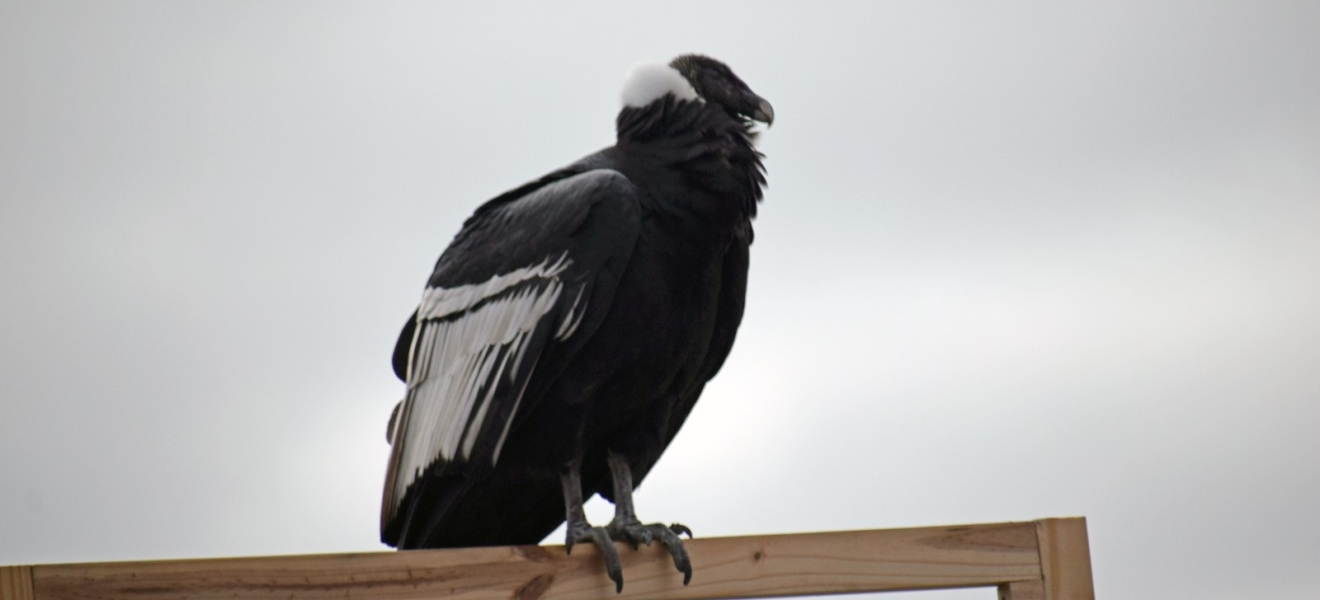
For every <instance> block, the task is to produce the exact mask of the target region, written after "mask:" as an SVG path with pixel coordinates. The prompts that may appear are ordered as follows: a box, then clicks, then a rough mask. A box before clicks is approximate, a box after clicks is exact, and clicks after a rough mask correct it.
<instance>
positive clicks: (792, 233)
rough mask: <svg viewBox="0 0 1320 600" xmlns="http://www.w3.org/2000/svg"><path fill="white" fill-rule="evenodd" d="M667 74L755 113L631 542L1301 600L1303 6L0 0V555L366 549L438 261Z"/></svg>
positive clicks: (1121, 588) (1317, 181)
mask: <svg viewBox="0 0 1320 600" xmlns="http://www.w3.org/2000/svg"><path fill="white" fill-rule="evenodd" d="M691 51H699V52H704V53H708V54H711V55H712V56H715V57H717V58H720V59H722V60H724V61H726V62H727V63H729V64H730V65H731V66H732V67H733V68H734V69H735V71H736V72H737V73H738V74H739V75H740V76H742V78H743V79H744V80H746V81H747V82H748V83H749V84H750V85H751V86H752V87H753V89H755V90H756V91H757V92H758V93H759V94H761V95H762V96H765V97H766V98H768V99H770V101H771V102H773V103H774V106H775V113H776V117H777V120H776V125H775V127H774V128H773V129H771V130H770V131H769V133H768V134H767V135H766V136H765V137H764V140H763V143H762V149H763V150H764V151H765V153H766V154H767V155H768V158H767V160H766V165H767V167H768V170H769V181H770V187H769V190H768V193H767V195H766V200H765V202H764V204H763V205H762V207H761V217H760V218H759V219H758V221H757V223H756V227H757V237H756V244H755V246H754V247H753V264H752V275H751V289H750V290H749V294H748V295H749V298H748V306H749V308H748V313H747V316H746V319H745V321H744V323H743V326H742V330H741V333H740V336H739V339H738V343H737V345H736V347H735V348H734V352H733V355H732V357H731V358H730V360H729V362H728V363H727V365H726V366H725V368H724V371H723V372H722V373H721V374H720V375H719V377H717V378H716V380H715V381H714V382H713V383H712V384H711V385H710V386H709V387H708V388H707V392H706V395H705V397H704V398H703V399H702V402H701V403H700V404H699V405H698V407H697V409H696V411H695V412H694V413H693V415H692V417H691V418H690V419H689V421H688V425H687V427H686V428H685V430H684V432H683V433H682V435H680V436H679V437H678V439H677V441H676V442H675V444H674V445H673V447H671V448H670V450H669V452H668V454H667V455H666V457H665V458H664V460H662V461H661V462H660V464H659V466H658V467H657V468H656V470H655V471H654V472H653V474H652V475H651V477H650V479H648V480H647V482H646V485H644V486H643V487H642V490H641V492H640V493H639V494H638V498H637V501H638V508H639V511H640V513H641V515H642V517H643V518H645V519H651V520H666V521H682V522H684V523H687V524H689V525H691V526H692V527H693V528H694V529H695V530H696V532H697V534H699V535H706V536H712V535H733V534H750V533H768V532H788V531H812V530H823V529H860V528H873V527H901V526H915V525H935V524H946V523H963V522H985V521H1003V520H1020V519H1031V518H1036V517H1044V516H1064V515H1086V516H1087V517H1088V519H1089V524H1090V534H1091V542H1092V556H1093V561H1094V569H1095V575H1096V588H1097V591H1098V593H1099V594H1100V595H1101V597H1106V598H1133V599H1143V598H1147V599H1156V598H1173V597H1198V598H1223V599H1235V600H1236V599H1240V598H1245V597H1252V598H1298V599H1301V598H1306V599H1311V598H1315V597H1317V595H1320V569H1317V568H1316V565H1320V542H1317V540H1320V516H1317V513H1316V509H1317V507H1320V468H1317V459H1318V458H1320V435H1316V433H1315V430H1316V429H1317V425H1320V309H1318V307H1320V77H1317V73H1320V5H1317V4H1315V3H1306V2H1296V3H1267V2H1240V3H1235V4H1213V3H1205V2H1186V3H1149V2H1133V3H1128V4H1120V3H1113V2H1105V3H1098V4H1096V5H1091V6H1084V5H1083V6H1078V5H1072V4H1070V5H1069V6H1067V7H1064V6H1061V5H1059V4H1058V3H1039V4H1024V3H995V4H993V5H987V4H985V3H972V2H967V3H931V2H913V3H865V4H847V3H832V4H824V3H811V4H807V3H802V4H771V3H760V2H758V3H733V2H728V3H724V2H719V3H710V4H706V3H692V4H674V3H667V4H665V5H664V6H663V7H660V6H654V7H646V8H635V7H625V6H622V5H617V4H604V3H602V4H574V5H555V6H553V7H551V6H543V5H540V4H531V5H523V4H505V3H487V4H482V5H480V6H469V7H463V8H451V7H448V6H440V5H433V4H431V3H378V2H377V3H363V4H345V3H323V2H297V3H293V2H274V3H272V2H248V3H244V2H226V3H211V2H191V3H173V2H169V3H131V2H117V3H99V2H89V3H83V4H78V3H74V4H70V3H63V2H40V3H36V2H32V3H17V2H11V1H4V2H0V82H3V83H0V88H2V93H0V282H3V284H2V285H3V288H0V289H2V290H3V291H2V292H0V401H2V403H0V482H3V484H0V532H4V533H3V535H0V564H12V563H41V562H66V561H102V560H119V559H161V558H176V557H200V556H229V555H262V554H278V553H308V552H342V551H351V550H372V549H379V548H382V547H381V546H380V545H379V543H378V542H377V530H376V525H377V519H378V510H379V498H380V491H381V482H382V479H383V475H384V467H385V461H386V451H387V446H386V443H385V440H384V430H385V422H386V419H387V417H388V414H389V410H390V408H391V407H392V406H393V404H394V402H395V401H397V400H398V398H399V397H400V395H401V393H402V385H401V384H400V383H398V382H397V381H396V380H395V379H394V377H393V375H392V374H391V372H390V369H389V356H390V352H391V350H392V347H393V343H394V338H395V336H396V334H397V331H398V327H399V326H400V325H401V324H402V322H403V320H404V318H405V317H406V316H407V315H408V314H409V313H410V311H411V310H412V308H413V305H414V304H415V302H416V301H417V300H418V298H419V297H420V293H421V289H422V285H423V283H424V281H425V279H426V276H427V275H428V274H429V272H430V268H431V265H432V264H433V262H434V260H435V258H436V256H438V254H439V252H440V251H441V250H442V249H443V247H444V246H445V244H446V243H447V242H448V240H449V238H450V237H451V236H452V235H453V233H454V232H455V231H456V230H457V228H458V226H459V224H460V222H461V220H462V219H463V218H464V217H465V216H467V215H468V214H469V213H470V211H471V210H472V209H473V208H474V207H475V206H477V205H478V204H479V203H480V202H482V201H484V200H485V199H487V198H489V197H491V196H494V195H495V194H497V193H499V192H501V191H504V190H505V189H508V188H511V187H513V186H516V185H518V184H520V183H522V182H524V181H526V180H529V179H532V178H535V177H537V176H539V175H541V174H542V173H544V172H546V171H548V170H550V169H552V168H555V167H558V166H561V165H563V164H566V163H568V162H570V161H572V160H574V159H576V158H578V157H580V156H582V155H585V154H587V153H589V152H592V151H595V150H597V149H599V148H601V147H603V146H606V145H608V144H610V143H612V140H613V120H614V114H615V111H616V110H617V107H618V89H619V86H620V84H621V83H622V80H623V76H624V74H625V73H626V71H627V69H628V68H629V67H630V66H631V65H632V64H634V63H636V62H640V61H664V60H668V59H669V58H672V57H673V56H674V55H677V54H680V53H683V52H691ZM608 513H609V508H608V504H604V503H602V502H601V501H600V500H597V501H596V503H595V504H593V505H592V506H591V514H592V515H593V516H594V517H595V518H601V517H606V518H608ZM552 541H555V542H556V543H558V541H559V536H558V535H556V536H554V538H553V539H552ZM697 568H698V573H697V576H698V577H700V565H697ZM918 597H919V598H923V599H928V600H934V599H936V598H983V599H985V600H989V599H990V598H993V592H992V591H990V590H984V589H982V590H972V591H961V592H943V593H924V594H920V595H918Z"/></svg>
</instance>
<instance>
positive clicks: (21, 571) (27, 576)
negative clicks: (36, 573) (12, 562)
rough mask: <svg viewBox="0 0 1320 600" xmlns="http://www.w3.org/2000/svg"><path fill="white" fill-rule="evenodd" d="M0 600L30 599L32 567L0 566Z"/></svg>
mask: <svg viewBox="0 0 1320 600" xmlns="http://www.w3.org/2000/svg"><path fill="white" fill-rule="evenodd" d="M0 600H32V567H29V566H26V565H21V566H16V567H0Z"/></svg>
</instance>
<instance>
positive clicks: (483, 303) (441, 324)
mask: <svg viewBox="0 0 1320 600" xmlns="http://www.w3.org/2000/svg"><path fill="white" fill-rule="evenodd" d="M559 173H560V175H559V176H555V174H552V176H548V177H546V178H543V179H542V180H540V181H538V182H534V184H530V185H528V186H524V187H523V188H519V189H518V190H514V192H510V193H509V194H505V195H504V196H501V197H500V198H497V199H495V200H493V201H491V202H488V203H486V204H485V205H483V206H482V207H481V208H479V209H478V210H477V213H476V214H475V215H473V217H472V218H470V219H468V221H467V222H466V223H464V225H463V229H462V230H461V231H460V232H459V234H458V235H457V236H456V237H455V238H454V241H453V242H452V243H451V244H450V246H449V248H448V249H446V250H445V252H444V254H442V255H441V256H440V260H439V261H438V262H437V263H436V268H435V272H434V273H433V274H432V275H431V279H430V281H429V282H428V283H427V288H426V290H425V292H424V293H423V294H422V301H421V303H420V304H419V305H418V308H417V312H416V314H415V315H414V319H413V320H412V321H410V322H409V323H408V324H407V325H406V326H405V327H404V331H403V334H402V336H401V338H400V345H399V348H400V350H398V351H396V358H397V357H398V356H399V355H400V354H401V353H402V352H403V350H402V348H403V347H404V344H405V341H404V339H403V338H405V337H406V338H409V339H407V341H406V347H407V361H406V369H405V373H404V375H405V380H406V381H407V383H408V391H407V395H406V396H405V397H404V400H403V402H402V405H401V406H400V407H399V408H398V409H396V414H395V416H394V418H393V419H392V425H391V431H390V435H389V438H390V440H391V443H392V444H393V448H392V451H391V454H390V466H389V470H388V472H387V476H386V481H385V494H384V500H383V506H382V508H381V530H382V537H383V538H385V540H386V541H387V542H389V541H390V539H391V538H393V537H395V535H397V531H398V529H399V527H398V524H397V523H393V522H394V521H395V518H396V516H398V515H400V512H399V509H400V507H401V506H402V505H403V504H404V503H405V497H406V496H408V492H409V490H410V489H411V488H412V487H413V484H414V482H417V481H418V480H419V478H420V477H422V475H423V474H428V475H442V474H446V473H452V472H456V471H458V470H465V471H468V472H472V471H478V472H479V471H485V470H488V469H490V468H492V467H493V466H494V465H495V463H496V462H497V461H498V460H499V455H500V449H501V448H502V447H503V445H504V441H505V438H506V436H507V435H508V434H509V431H510V426H511V425H512V423H513V421H514V418H515V417H516V416H517V414H518V413H519V412H520V411H529V410H530V409H531V404H533V403H535V402H536V401H537V400H538V399H537V398H524V397H523V396H524V394H523V392H524V390H525V389H526V387H527V383H528V381H529V380H530V378H531V376H532V373H533V372H534V371H535V369H536V366H537V364H538V362H540V361H541V359H542V358H544V357H545V355H546V354H548V353H552V352H555V351H557V350H562V349H563V348H566V347H570V346H580V344H569V343H566V342H569V340H570V339H573V340H574V341H580V340H581V339H582V338H585V337H589V336H590V335H591V334H592V332H593V329H594V328H595V327H596V325H597V324H598V323H599V322H600V317H603V315H604V312H605V311H606V310H607V309H608V306H607V305H606V306H601V304H603V303H604V301H602V298H604V299H609V298H611V297H612V296H613V289H612V288H613V286H614V284H615V282H617V275H618V273H619V272H620V271H622V269H623V266H624V265H625V264H626V262H627V260H628V256H629V255H630V254H631V253H632V247H633V243H634V242H635V241H636V238H637V231H638V223H639V217H638V208H637V206H638V205H637V195H636V188H634V186H633V185H632V183H631V182H629V181H628V179H627V178H626V177H624V176H623V175H622V174H620V173H618V172H617V171H613V170H609V169H595V170H590V171H585V172H581V173H566V172H559ZM536 184H540V185H536ZM606 287H608V288H610V289H604V288H606ZM592 299H595V300H592ZM593 303H594V304H596V305H594V306H592V305H591V304H593ZM593 317H594V318H593ZM398 362H401V361H397V360H396V365H397V364H398ZM390 531H394V532H396V534H395V535H390V534H389V533H388V532H390Z"/></svg>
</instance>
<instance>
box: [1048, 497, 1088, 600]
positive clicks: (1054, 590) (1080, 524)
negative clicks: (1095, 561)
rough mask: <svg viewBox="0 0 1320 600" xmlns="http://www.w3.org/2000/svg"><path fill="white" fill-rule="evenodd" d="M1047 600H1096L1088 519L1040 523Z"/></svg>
mask: <svg viewBox="0 0 1320 600" xmlns="http://www.w3.org/2000/svg"><path fill="white" fill-rule="evenodd" d="M1036 536H1037V543H1038V545H1039V547H1040V568H1041V572H1042V573H1043V574H1044V575H1045V598H1046V599H1047V600H1095V587H1094V584H1093V582H1092V581H1091V545H1090V541H1089V540H1088V539H1087V535H1086V518H1085V517H1073V518H1068V519H1041V520H1039V521H1036Z"/></svg>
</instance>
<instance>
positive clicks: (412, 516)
mask: <svg viewBox="0 0 1320 600" xmlns="http://www.w3.org/2000/svg"><path fill="white" fill-rule="evenodd" d="M622 100H623V108H622V109H621V110H620V111H619V114H618V117H617V121H616V125H617V142H616V143H615V145H613V146H611V147H609V148H606V149H604V150H601V151H600V152H597V153H595V154H592V155H590V156H587V157H586V158H583V159H581V160H579V161H577V162H575V163H573V164H571V165H568V166H567V167H564V168H562V169H559V170H557V171H554V172H551V173H549V174H548V175H545V176H544V177H541V178H540V179H537V180H535V181H532V182H530V183H527V184H525V185H523V186H521V187H518V188H515V189H513V190H511V191H509V192H506V193H504V194H501V195H499V196H497V197H495V198H494V199H492V200H490V201H488V202H486V203H485V204H482V205H481V206H480V207H478V208H477V209H476V212H475V214H473V215H472V216H471V217H470V218H468V220H467V221H466V222H464V223H463V227H462V229H461V230H460V231H459V232H458V235H456V236H455V237H454V240H453V241H452V242H451V243H450V245H449V247H448V248H446V249H445V251H444V253H443V254H441V256H440V259H439V261H438V262H437V263H436V266H435V271H434V272H433V273H432V275H431V278H430V280H428V281H427V284H426V289H425V291H424V292H423V293H422V299H421V303H420V304H419V305H418V307H417V310H416V311H415V312H414V313H413V315H412V316H411V317H409V319H408V321H407V323H406V324H405V325H404V327H403V331H402V333H401V334H400V335H399V341H398V344H397V345H396V347H395V350H394V371H395V373H396V374H398V376H399V377H400V378H401V379H403V380H404V381H405V382H406V383H407V393H406V396H405V397H404V399H403V401H402V402H400V403H399V405H398V406H396V407H395V409H394V414H393V416H392V417H391V419H390V426H389V433H388V438H389V440H390V442H391V444H392V445H393V447H392V451H391V453H390V461H389V468H388V471H387V473H386V479H385V495H384V501H383V506H382V509H381V539H382V540H383V541H384V542H385V543H387V544H390V545H392V546H397V547H399V548H401V549H402V548H445V547H460V546H488V545H506V544H535V543H538V542H540V541H541V540H542V539H543V538H544V537H545V536H546V535H548V534H549V533H550V532H551V531H553V530H554V529H555V528H556V527H558V526H559V524H560V523H563V522H564V521H565V520H567V522H568V536H567V538H568V539H567V547H568V550H569V551H570V552H571V551H572V548H573V545H574V544H575V543H579V542H590V543H594V544H596V545H597V546H598V547H599V548H600V550H601V553H602V555H603V556H604V558H605V561H606V566H607V570H608V572H609V576H610V578H611V579H612V580H614V582H615V583H616V586H617V589H618V590H622V589H623V575H622V571H621V568H620V563H619V557H618V554H617V551H616V550H615V548H614V544H613V542H615V541H622V542H625V543H628V544H630V545H632V546H633V547H634V548H635V547H637V546H638V544H650V543H651V542H652V541H653V540H655V541H660V542H661V543H663V544H664V545H665V546H666V547H667V549H668V550H669V553H670V554H671V556H672V558H673V560H674V565H675V566H676V567H677V568H678V570H680V571H682V572H683V574H684V579H683V582H684V583H685V584H686V583H687V582H688V581H689V580H690V579H691V577H692V567H691V564H690V561H689V559H688V555H687V551H686V550H684V548H683V542H682V541H681V539H680V538H679V535H680V534H687V535H688V536H689V537H690V536H691V532H690V531H689V530H688V529H687V528H686V527H684V526H682V525H678V524H674V525H670V526H666V525H663V524H659V523H656V524H649V525H648V524H643V523H642V522H641V521H640V520H639V519H638V518H637V516H636V513H635V512H634V509H633V502H632V492H633V488H634V487H635V485H636V484H637V483H640V482H641V481H642V479H643V478H645V477H646V474H647V472H649V471H650V470H651V467H652V466H654V465H655V463H656V461H657V460H658V459H659V458H660V454H661V453H662V452H664V449H665V447H666V446H668V445H669V443H670V442H671V441H672V440H673V439H674V435H675V434H676V433H677V432H678V429H679V427H680V426H682V424H683V421H684V420H685V419H686V418H687V416H688V413H689V412H690V411H691V410H692V407H693V405H694V404H695V403H696V401H697V398H698V397H699V396H700V395H701V391H702V388H703V387H704V386H705V384H706V382H707V381H709V380H710V379H711V377H713V376H714V375H715V373H716V372H717V371H719V369H720V366H721V365H722V364H723V363H724V359H725V357H727V356H728V354H729V350H730V348H732V346H733V340H734V335H735V333H736V332H737V330H738V324H739V322H740V321H741V320H742V315H743V301H744V296H745V292H746V288H747V266H748V247H749V246H750V245H751V243H752V224H751V220H752V218H753V217H754V216H755V215H756V208H757V203H758V202H759V201H760V199H761V188H762V186H763V185H765V177H764V169H763V168H762V165H761V156H762V155H761V154H760V153H759V152H758V151H757V150H756V148H755V147H754V146H753V141H754V140H755V137H756V133H755V132H754V131H753V122H754V121H760V122H763V123H765V124H766V125H769V124H770V123H771V122H772V121H773V120H774V110H773V109H772V108H771V106H770V103H769V102H766V101H765V100H764V99H762V98H761V97H760V96H757V95H756V94H754V93H753V92H752V91H751V89H749V88H748V87H747V85H746V84H744V83H743V81H742V80H741V79H739V78H738V76H737V75H734V73H733V71H732V70H730V69H729V67H727V66H725V65H724V64H723V63H721V62H719V61H717V60H715V59H712V58H709V57H706V56H701V55H696V54H688V55H684V56H680V57H678V58H676V59H674V60H673V61H672V62H670V63H669V64H667V65H665V64H656V65H642V66H639V67H637V68H636V69H635V70H634V71H633V72H632V74H631V75H630V76H629V78H628V80H627V81H626V83H625V85H624V88H623V94H622ZM594 493H599V494H601V495H602V496H604V497H605V498H606V499H608V500H611V501H612V502H614V505H615V516H614V519H613V520H612V521H610V523H609V524H608V525H605V526H603V527H594V526H592V525H591V524H590V523H588V522H587V520H586V517H585V515H584V513H583V509H582V503H583V499H584V498H590V497H591V495H592V494H594Z"/></svg>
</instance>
